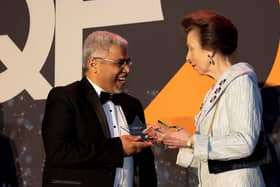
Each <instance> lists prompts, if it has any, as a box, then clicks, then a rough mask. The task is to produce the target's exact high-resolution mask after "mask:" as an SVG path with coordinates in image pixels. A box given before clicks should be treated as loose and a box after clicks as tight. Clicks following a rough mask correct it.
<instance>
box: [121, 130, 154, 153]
mask: <svg viewBox="0 0 280 187" xmlns="http://www.w3.org/2000/svg"><path fill="white" fill-rule="evenodd" d="M120 139H121V141H122V146H123V151H124V155H125V156H130V155H132V154H135V153H139V152H140V151H141V150H142V149H143V148H146V147H151V146H152V145H153V143H152V142H149V141H147V142H141V136H132V135H123V136H121V137H120Z"/></svg>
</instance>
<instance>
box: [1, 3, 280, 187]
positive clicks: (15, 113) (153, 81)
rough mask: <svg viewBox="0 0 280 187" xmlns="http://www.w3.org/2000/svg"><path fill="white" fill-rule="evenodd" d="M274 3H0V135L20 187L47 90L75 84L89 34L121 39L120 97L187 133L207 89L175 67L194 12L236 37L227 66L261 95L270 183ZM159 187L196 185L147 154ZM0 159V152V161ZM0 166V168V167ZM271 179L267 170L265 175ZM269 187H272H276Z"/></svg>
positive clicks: (165, 153)
mask: <svg viewBox="0 0 280 187" xmlns="http://www.w3.org/2000/svg"><path fill="white" fill-rule="evenodd" d="M279 3H280V1H278V0H265V1H254V0H246V1H244V0H231V1H230V0H228V1H219V0H215V1H214V0H213V1H197V0H184V1H171V0H161V1H160V0H141V1H138V0H118V1H116V0H88V1H85V0H84V1H83V0H1V2H0V129H1V133H2V134H4V135H5V136H7V137H9V138H10V140H11V141H12V142H13V144H12V145H13V150H14V153H15V162H16V165H17V173H18V179H19V181H20V185H21V186H26V187H38V186H41V173H42V167H43V164H44V150H43V146H42V139H41V121H42V117H43V115H44V105H45V99H46V96H47V94H48V92H49V90H50V89H51V88H52V87H54V86H58V85H65V84H68V83H70V82H72V81H75V80H78V79H81V76H82V66H81V64H82V44H83V40H84V39H85V37H86V36H87V35H88V34H89V33H90V32H92V31H95V30H108V31H112V32H116V33H119V34H120V35H122V36H124V37H125V38H127V39H128V41H129V55H130V56H131V58H132V59H133V67H132V71H131V74H130V77H129V83H128V85H127V90H126V91H127V92H128V93H130V94H132V95H134V96H136V97H138V98H139V99H140V100H141V101H142V104H143V106H144V107H145V114H146V118H147V122H148V123H149V124H153V123H156V121H157V120H158V119H161V120H163V121H166V122H168V123H172V124H177V125H181V126H183V127H185V128H186V129H188V130H191V131H193V129H194V124H193V118H194V115H195V114H196V112H197V111H198V109H199V106H200V103H201V100H202V98H203V96H204V94H205V92H206V90H207V89H208V88H209V87H210V86H211V84H212V82H211V81H210V80H208V79H207V78H201V77H199V76H198V75H197V73H196V72H194V71H193V70H192V68H191V67H190V65H188V64H186V63H185V55H186V48H185V35H184V32H183V30H182V28H181V27H180V21H181V18H182V17H183V16H184V15H185V14H189V13H191V12H193V11H196V10H202V9H204V10H213V11H217V12H219V13H221V14H224V15H225V16H227V17H229V18H230V19H231V20H232V21H233V22H234V24H235V25H236V26H237V27H238V29H239V36H240V37H239V48H238V51H237V53H236V55H235V60H236V61H245V62H249V63H250V64H252V65H253V66H254V67H255V70H256V73H257V75H258V78H259V81H260V86H262V85H265V87H264V88H263V89H262V93H263V96H264V110H265V112H264V121H265V125H266V128H267V133H268V135H269V140H270V143H271V144H270V145H271V149H272V153H273V166H270V167H269V169H267V168H264V172H265V176H266V179H268V181H269V182H270V185H272V184H277V182H279V179H280V176H277V175H279V173H280V172H279V170H280V168H279V161H278V160H279V159H280V132H279V131H280V122H279V114H280V112H279V106H280V99H279V95H280V89H279V85H280V73H279V72H280V49H279V36H280V14H279V13H280V10H279ZM153 151H154V153H155V157H156V167H157V173H158V182H159V186H160V187H169V186H174V187H175V186H178V187H179V186H196V185H197V176H196V171H195V170H192V169H184V168H181V167H179V166H176V164H175V160H176V154H177V151H176V150H164V149H163V148H162V147H160V146H155V147H154V148H153ZM0 154H1V153H0ZM0 167H1V166H0ZM271 168H272V171H273V172H268V171H269V170H271ZM278 184H279V183H278Z"/></svg>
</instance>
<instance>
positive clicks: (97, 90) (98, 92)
mask: <svg viewBox="0 0 280 187" xmlns="http://www.w3.org/2000/svg"><path fill="white" fill-rule="evenodd" d="M86 78H87V80H88V81H89V83H90V84H91V85H92V86H93V88H94V89H95V91H96V93H97V95H98V97H100V94H101V92H102V91H104V90H103V89H102V88H101V87H100V86H98V85H97V84H95V83H94V82H92V81H91V80H90V79H89V78H88V77H86Z"/></svg>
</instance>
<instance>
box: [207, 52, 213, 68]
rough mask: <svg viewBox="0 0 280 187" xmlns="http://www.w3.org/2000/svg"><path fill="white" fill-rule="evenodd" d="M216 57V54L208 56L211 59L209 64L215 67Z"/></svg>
mask: <svg viewBox="0 0 280 187" xmlns="http://www.w3.org/2000/svg"><path fill="white" fill-rule="evenodd" d="M214 56H215V53H213V55H212V56H210V55H208V58H209V59H210V60H209V64H211V65H215V61H214V59H213V57H214Z"/></svg>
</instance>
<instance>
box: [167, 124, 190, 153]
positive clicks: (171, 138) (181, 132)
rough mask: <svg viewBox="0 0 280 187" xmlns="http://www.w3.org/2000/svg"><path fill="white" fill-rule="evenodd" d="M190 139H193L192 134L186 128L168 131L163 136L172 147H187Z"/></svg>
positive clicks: (169, 146)
mask: <svg viewBox="0 0 280 187" xmlns="http://www.w3.org/2000/svg"><path fill="white" fill-rule="evenodd" d="M189 140H191V134H190V133H188V132H187V131H186V130H185V129H178V130H176V131H168V132H167V133H165V134H164V136H163V137H162V141H163V143H164V144H165V145H167V146H168V148H171V149H175V148H182V147H187V141H189Z"/></svg>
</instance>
